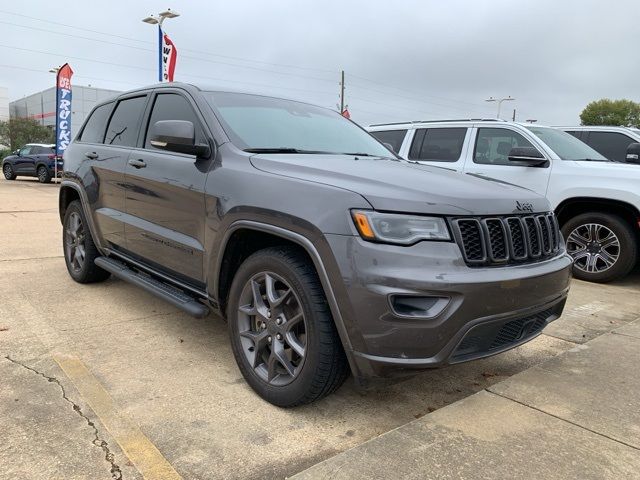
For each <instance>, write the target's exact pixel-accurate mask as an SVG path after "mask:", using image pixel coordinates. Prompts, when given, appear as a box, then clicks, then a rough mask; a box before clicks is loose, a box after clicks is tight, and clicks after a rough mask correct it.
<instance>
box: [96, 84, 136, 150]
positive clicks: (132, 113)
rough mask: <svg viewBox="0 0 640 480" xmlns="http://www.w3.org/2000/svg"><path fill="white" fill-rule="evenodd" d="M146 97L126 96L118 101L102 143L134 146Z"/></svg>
mask: <svg viewBox="0 0 640 480" xmlns="http://www.w3.org/2000/svg"><path fill="white" fill-rule="evenodd" d="M146 101H147V97H146V96H145V97H135V98H127V99H125V100H121V101H120V102H118V105H117V106H116V109H115V111H114V112H113V115H112V116H111V120H110V121H109V126H108V127H107V134H106V136H105V138H104V143H106V144H107V145H123V146H126V147H135V146H136V143H137V142H138V132H139V130H140V129H139V127H140V117H142V112H143V110H144V105H145V103H146Z"/></svg>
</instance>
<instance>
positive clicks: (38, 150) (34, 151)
mask: <svg viewBox="0 0 640 480" xmlns="http://www.w3.org/2000/svg"><path fill="white" fill-rule="evenodd" d="M41 153H44V148H42V147H39V146H38V145H35V146H33V147H31V155H40V154H41Z"/></svg>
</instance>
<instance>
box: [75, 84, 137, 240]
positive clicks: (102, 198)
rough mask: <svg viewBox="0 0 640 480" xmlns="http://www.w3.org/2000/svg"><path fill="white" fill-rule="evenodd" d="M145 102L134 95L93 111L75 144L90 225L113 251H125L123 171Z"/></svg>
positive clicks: (134, 141) (133, 142)
mask: <svg viewBox="0 0 640 480" xmlns="http://www.w3.org/2000/svg"><path fill="white" fill-rule="evenodd" d="M147 100H148V95H147V94H145V93H142V94H141V93H137V94H134V95H131V96H127V97H121V98H120V99H119V100H118V101H117V102H112V103H107V104H105V105H101V106H99V107H97V108H96V109H95V110H94V111H93V113H92V114H91V117H90V118H89V119H88V120H87V123H86V125H85V126H84V128H83V130H82V132H80V136H79V139H78V140H76V142H75V143H77V148H75V150H76V151H78V150H79V151H80V154H81V155H83V164H82V167H81V171H80V172H78V173H79V175H81V176H82V177H83V181H84V182H85V190H86V192H87V195H88V197H89V202H90V203H91V206H92V208H91V210H92V211H93V214H94V220H95V222H94V223H95V224H96V227H97V228H98V230H99V233H100V235H101V238H102V239H103V240H104V241H105V242H106V244H107V245H108V246H109V247H111V248H113V249H115V250H123V249H124V248H125V247H126V244H125V235H124V221H125V217H124V215H125V208H124V167H125V164H126V162H127V159H128V158H129V153H130V151H131V148H133V147H135V145H136V142H137V139H138V133H139V124H140V119H141V118H142V114H143V113H144V109H145V106H146V102H147Z"/></svg>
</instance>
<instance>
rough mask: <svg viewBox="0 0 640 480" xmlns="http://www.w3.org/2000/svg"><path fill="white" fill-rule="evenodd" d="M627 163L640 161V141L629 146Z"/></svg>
mask: <svg viewBox="0 0 640 480" xmlns="http://www.w3.org/2000/svg"><path fill="white" fill-rule="evenodd" d="M626 159H627V163H640V143H632V144H630V145H629V146H628V147H627V157H626Z"/></svg>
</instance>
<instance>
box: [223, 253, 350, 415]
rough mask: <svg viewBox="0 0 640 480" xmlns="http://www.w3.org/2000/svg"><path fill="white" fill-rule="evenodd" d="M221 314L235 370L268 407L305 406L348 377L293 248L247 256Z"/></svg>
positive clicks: (315, 289) (320, 297)
mask: <svg viewBox="0 0 640 480" xmlns="http://www.w3.org/2000/svg"><path fill="white" fill-rule="evenodd" d="M227 311H228V320H229V333H230V336H231V345H232V348H233V353H234V356H235V358H236V362H237V363H238V367H239V368H240V371H241V373H242V375H243V376H244V378H245V380H246V381H247V382H248V383H249V385H250V386H251V388H253V389H254V390H255V391H256V393H258V395H260V396H261V397H262V398H264V399H265V400H267V401H268V402H270V403H272V404H274V405H277V406H279V407H294V406H296V405H302V404H305V403H311V402H313V401H315V400H318V399H320V398H322V397H324V396H325V395H328V394H329V393H331V392H333V391H334V390H336V389H337V388H338V387H339V386H340V385H341V384H342V383H343V382H344V380H345V378H346V376H347V375H348V365H347V360H346V357H345V354H344V351H343V350H342V345H341V343H340V339H339V337H338V334H337V332H336V328H335V325H334V323H333V320H332V318H331V313H330V311H329V308H328V306H327V302H326V300H325V296H324V292H323V290H322V286H321V285H320V280H319V279H318V275H317V273H316V271H315V269H314V267H313V265H312V264H311V263H310V262H309V260H308V258H307V257H306V256H305V255H304V254H303V253H301V252H300V251H298V250H296V249H293V248H287V247H274V248H267V249H264V250H260V251H258V252H256V253H254V254H253V255H251V256H250V257H249V258H248V259H247V260H245V262H244V263H243V264H242V265H241V266H240V268H239V269H238V272H237V273H236V275H235V277H234V279H233V283H232V286H231V290H230V292H229V302H228V307H227Z"/></svg>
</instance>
